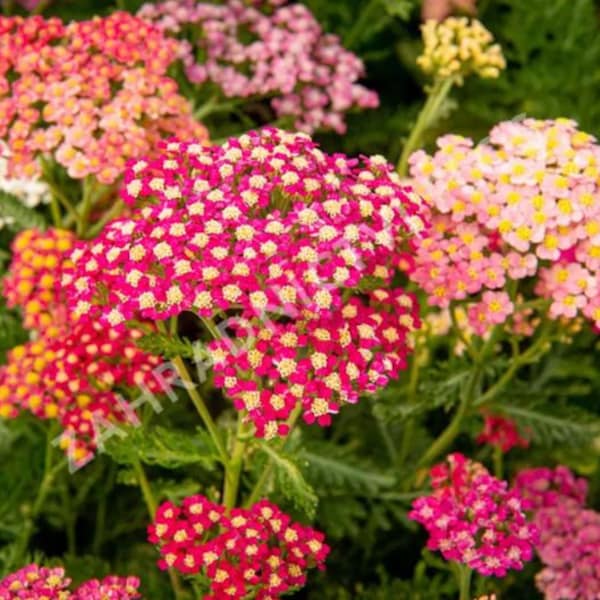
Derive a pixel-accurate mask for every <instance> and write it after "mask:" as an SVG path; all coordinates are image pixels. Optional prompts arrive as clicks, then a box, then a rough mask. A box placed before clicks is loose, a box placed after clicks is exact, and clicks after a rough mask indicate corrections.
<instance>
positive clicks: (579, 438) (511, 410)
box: [492, 402, 600, 446]
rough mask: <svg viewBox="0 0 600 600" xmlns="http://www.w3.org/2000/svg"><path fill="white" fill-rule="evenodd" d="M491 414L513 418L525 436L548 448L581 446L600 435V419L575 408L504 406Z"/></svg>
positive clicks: (545, 404)
mask: <svg viewBox="0 0 600 600" xmlns="http://www.w3.org/2000/svg"><path fill="white" fill-rule="evenodd" d="M492 410H494V411H495V412H498V413H501V414H505V415H506V416H508V417H510V418H511V419H513V420H514V421H515V422H516V423H517V425H518V426H519V428H520V429H521V431H522V432H523V433H524V434H525V435H527V436H528V437H530V438H531V439H532V440H533V441H534V442H537V443H539V444H543V445H546V446H552V445H553V444H563V445H566V446H582V445H585V444H588V443H589V442H590V441H591V440H592V439H593V438H594V437H595V436H597V435H600V417H598V416H597V415H595V414H593V413H590V412H588V411H586V410H583V409H581V408H579V407H576V406H572V405H563V404H558V403H540V404H529V405H517V404H510V403H507V402H502V403H498V404H497V405H493V406H492Z"/></svg>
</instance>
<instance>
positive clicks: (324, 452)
mask: <svg viewBox="0 0 600 600" xmlns="http://www.w3.org/2000/svg"><path fill="white" fill-rule="evenodd" d="M300 456H301V457H302V459H303V463H305V465H306V470H307V473H308V474H309V479H310V480H311V482H315V483H318V486H319V488H320V489H326V490H343V491H345V492H353V493H359V494H365V495H376V494H377V493H378V492H380V491H381V490H382V489H384V488H389V487H391V486H393V485H394V483H395V482H396V479H395V477H393V476H392V475H389V474H386V473H381V472H378V471H377V469H376V468H374V467H373V465H371V464H369V463H367V462H366V461H361V460H360V459H359V458H357V457H356V456H353V455H351V454H349V453H348V452H347V451H345V450H344V449H343V448H342V449H340V448H336V447H335V446H332V445H331V444H325V443H323V444H319V445H318V446H317V445H314V444H313V445H311V450H302V451H301V452H300Z"/></svg>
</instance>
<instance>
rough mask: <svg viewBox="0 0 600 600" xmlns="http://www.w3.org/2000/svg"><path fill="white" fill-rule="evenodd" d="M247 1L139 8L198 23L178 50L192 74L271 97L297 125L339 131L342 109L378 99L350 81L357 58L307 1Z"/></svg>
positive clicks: (160, 17)
mask: <svg viewBox="0 0 600 600" xmlns="http://www.w3.org/2000/svg"><path fill="white" fill-rule="evenodd" d="M253 4H254V5H255V6H249V5H248V2H243V1H241V0H227V1H226V2H224V3H223V4H212V3H209V2H197V1H196V0H167V2H162V3H159V4H145V5H144V6H143V7H142V9H141V10H140V12H139V13H138V14H139V15H140V16H142V17H144V18H146V19H150V20H152V21H153V22H155V23H156V24H157V25H158V26H159V27H161V28H162V29H164V30H165V31H167V32H170V33H175V34H176V33H178V32H180V31H181V30H182V29H184V28H187V29H189V28H190V26H191V27H192V28H193V30H194V31H195V30H197V29H200V31H201V33H200V34H196V36H195V39H194V45H192V44H189V43H187V45H186V46H185V48H186V50H185V51H184V54H183V60H184V63H185V68H186V74H187V77H188V78H189V79H190V81H192V82H194V83H198V84H206V85H207V86H209V85H211V84H212V85H213V86H215V85H216V86H217V87H218V89H219V90H220V91H221V93H222V94H223V96H225V97H226V98H233V97H241V98H250V99H256V98H271V106H272V108H273V109H274V111H275V113H276V115H277V117H279V118H281V117H287V118H290V119H291V120H292V122H293V126H294V129H296V130H298V131H306V132H309V133H311V132H312V131H314V130H315V129H317V128H327V129H334V130H335V131H337V132H339V133H343V132H344V131H345V129H346V125H345V122H344V113H345V112H347V111H348V110H350V109H351V108H354V107H357V108H374V107H376V106H377V104H378V99H377V94H375V92H372V91H370V90H367V89H366V88H365V87H363V86H362V85H359V84H358V83H356V81H357V80H358V79H359V78H360V77H361V76H362V75H363V74H364V67H363V64H362V62H361V61H360V59H359V58H358V57H357V56H356V55H354V54H353V53H352V52H349V51H347V50H345V49H344V48H343V47H342V46H341V44H340V41H339V39H338V38H337V36H335V35H326V34H324V33H323V31H322V29H321V26H320V24H319V23H318V21H317V20H316V19H315V18H314V16H313V15H312V14H311V13H310V11H309V10H308V8H306V7H305V6H304V5H303V4H292V5H290V6H276V7H274V5H280V4H283V2H265V1H259V2H254V3H253ZM261 6H262V9H263V10H261ZM265 8H266V9H268V10H264V9H265ZM249 36H250V37H251V40H250V41H247V38H248V37H249ZM199 56H201V57H202V60H201V61H200V62H198V57H199Z"/></svg>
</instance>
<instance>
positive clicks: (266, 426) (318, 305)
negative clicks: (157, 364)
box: [63, 128, 425, 437]
mask: <svg viewBox="0 0 600 600" xmlns="http://www.w3.org/2000/svg"><path fill="white" fill-rule="evenodd" d="M124 198H125V200H126V201H127V202H128V203H130V204H134V203H136V202H138V203H141V205H142V206H141V208H139V209H138V210H137V211H134V215H133V218H127V219H120V220H117V221H114V222H112V223H111V224H109V225H108V226H107V227H106V229H105V230H104V232H103V233H102V234H101V235H100V236H99V237H98V238H96V239H95V240H93V241H91V242H87V243H82V244H81V245H80V246H78V247H76V249H75V251H74V252H73V254H72V255H71V258H72V260H73V262H74V269H73V272H72V273H71V274H68V275H67V276H66V277H64V278H63V284H64V285H65V286H66V288H67V290H68V292H69V294H70V297H71V302H72V305H73V306H74V308H75V311H76V313H77V314H80V315H82V316H84V317H88V318H89V317H91V318H98V317H100V318H101V319H105V320H106V321H107V322H108V323H109V324H110V325H111V326H121V327H122V326H123V324H124V322H125V321H127V320H131V319H138V318H142V319H149V320H162V319H166V318H168V317H171V316H174V315H178V314H179V313H181V312H182V311H194V312H195V313H197V314H198V315H200V316H201V317H202V318H203V319H205V320H207V319H208V320H211V319H215V320H218V323H217V327H218V329H220V331H221V336H222V337H221V338H219V337H218V336H217V339H215V340H214V341H212V342H211V343H210V344H209V345H208V348H209V350H210V353H211V356H212V362H213V366H214V370H215V383H216V385H217V386H219V387H221V388H222V389H223V390H224V391H225V392H226V393H227V395H228V396H229V397H230V398H232V399H233V400H234V403H235V406H236V408H238V409H239V410H244V409H245V410H247V411H248V413H249V416H250V419H251V420H252V421H253V422H254V423H255V424H256V428H257V435H259V436H266V437H272V436H273V435H277V434H282V435H283V434H285V433H286V431H287V428H286V425H285V421H286V419H287V418H288V417H289V416H290V413H291V412H292V410H293V409H294V407H295V406H296V405H297V404H298V403H299V402H301V403H302V407H303V410H304V419H305V420H306V421H307V422H308V423H312V422H314V421H317V422H318V423H319V424H320V425H328V424H329V423H330V419H331V416H330V415H331V414H332V413H335V412H337V411H338V409H339V406H340V405H341V404H343V403H345V402H352V403H354V402H356V401H357V400H358V398H359V395H360V394H361V393H363V392H372V391H375V390H376V389H378V388H380V387H382V386H384V385H385V384H386V383H387V381H388V379H389V378H390V377H394V376H396V375H397V373H398V371H399V369H402V368H404V367H405V365H406V356H407V354H408V353H409V352H410V350H411V348H410V342H409V340H408V337H407V336H408V334H409V333H410V332H411V331H412V330H414V329H415V328H416V327H418V325H419V317H418V306H417V302H416V299H415V298H414V297H413V296H412V295H410V294H407V293H406V292H404V290H402V289H401V288H398V287H395V285H393V281H392V280H393V277H394V273H395V272H396V269H397V268H398V267H399V266H403V267H406V263H407V262H408V258H409V254H408V252H409V249H410V244H411V240H412V238H413V237H414V236H415V235H417V232H418V231H420V230H421V229H422V228H423V227H425V224H424V221H423V219H422V218H421V204H420V199H419V198H418V197H416V196H415V195H414V194H412V192H411V191H410V189H408V188H403V187H401V186H400V184H399V179H398V177H397V175H396V174H395V173H394V172H393V168H392V167H391V166H390V165H388V163H387V162H386V161H385V159H383V158H382V157H371V158H366V157H363V158H362V159H349V158H348V157H346V156H344V155H341V154H336V155H332V156H329V155H326V154H324V153H323V152H321V151H320V150H319V149H318V147H317V146H316V144H314V143H313V142H312V141H311V140H310V138H309V137H308V136H307V135H305V134H291V133H285V132H283V131H280V130H277V129H270V128H269V129H263V130H261V131H259V132H250V133H249V134H246V135H243V136H241V137H240V138H237V139H231V140H229V141H228V142H227V143H225V144H224V145H223V146H214V147H210V148H205V147H203V146H201V145H200V144H193V143H178V142H170V143H167V144H165V150H164V153H163V155H162V157H161V158H159V159H156V160H153V161H150V160H148V161H145V160H144V161H139V162H137V163H135V164H133V165H131V166H130V168H129V170H128V171H127V173H126V176H125V185H124Z"/></svg>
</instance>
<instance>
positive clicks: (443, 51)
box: [417, 17, 506, 85]
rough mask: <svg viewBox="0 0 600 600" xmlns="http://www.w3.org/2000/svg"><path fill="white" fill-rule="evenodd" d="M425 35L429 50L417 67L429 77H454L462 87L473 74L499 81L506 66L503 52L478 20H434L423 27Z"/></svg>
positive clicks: (425, 52)
mask: <svg viewBox="0 0 600 600" xmlns="http://www.w3.org/2000/svg"><path fill="white" fill-rule="evenodd" d="M421 32H422V35H423V43H424V45H425V47H424V49H423V54H421V56H419V57H418V58H417V64H418V65H419V67H421V69H422V70H423V71H424V72H425V73H427V74H428V75H433V76H434V77H436V78H444V79H445V78H449V77H452V78H454V79H455V81H456V83H458V84H459V85H460V84H461V83H462V81H463V78H464V77H466V76H468V75H470V74H472V73H474V74H476V75H479V77H484V78H494V77H498V75H499V74H500V71H502V70H503V69H504V68H505V66H506V62H505V60H504V56H503V55H502V49H501V48H500V46H499V45H498V44H493V43H492V42H493V41H494V38H493V36H492V34H491V33H490V32H489V31H488V30H487V29H486V28H485V27H484V26H483V25H482V24H481V23H480V22H479V21H477V20H476V19H467V18H466V17H449V18H448V19H446V20H444V21H442V22H438V21H435V20H433V19H431V20H429V21H427V22H426V23H425V24H424V25H422V26H421Z"/></svg>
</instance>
